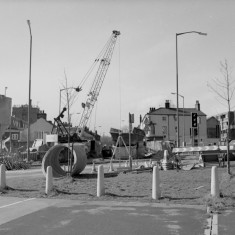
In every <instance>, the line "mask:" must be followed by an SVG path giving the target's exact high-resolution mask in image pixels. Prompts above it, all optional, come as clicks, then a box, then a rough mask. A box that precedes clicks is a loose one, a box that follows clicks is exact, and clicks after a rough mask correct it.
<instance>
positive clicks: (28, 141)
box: [27, 20, 32, 162]
mask: <svg viewBox="0 0 235 235" xmlns="http://www.w3.org/2000/svg"><path fill="white" fill-rule="evenodd" d="M27 23H28V26H29V32H30V60H29V101H28V135H27V162H28V161H29V156H30V151H29V145H30V109H31V63H32V32H31V25H30V20H27Z"/></svg>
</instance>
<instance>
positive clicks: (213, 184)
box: [211, 166, 219, 197]
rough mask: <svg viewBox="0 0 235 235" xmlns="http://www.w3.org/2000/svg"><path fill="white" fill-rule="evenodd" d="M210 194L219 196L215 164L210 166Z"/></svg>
mask: <svg viewBox="0 0 235 235" xmlns="http://www.w3.org/2000/svg"><path fill="white" fill-rule="evenodd" d="M211 196H212V197H219V177H218V169H217V167H216V166H212V168H211Z"/></svg>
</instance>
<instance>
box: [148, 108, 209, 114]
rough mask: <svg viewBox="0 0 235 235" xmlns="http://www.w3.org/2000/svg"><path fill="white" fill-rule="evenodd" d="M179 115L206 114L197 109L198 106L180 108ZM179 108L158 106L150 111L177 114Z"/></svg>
mask: <svg viewBox="0 0 235 235" xmlns="http://www.w3.org/2000/svg"><path fill="white" fill-rule="evenodd" d="M178 110H179V115H180V116H181V115H185V116H190V115H191V113H197V114H198V116H206V114H205V113H203V112H202V111H199V110H197V109H196V108H184V109H183V108H179V109H178ZM176 113H177V108H158V109H152V110H150V112H148V114H149V115H176Z"/></svg>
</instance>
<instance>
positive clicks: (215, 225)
mask: <svg viewBox="0 0 235 235" xmlns="http://www.w3.org/2000/svg"><path fill="white" fill-rule="evenodd" d="M211 232H212V233H211V235H218V214H217V213H214V214H213V223H212V230H211Z"/></svg>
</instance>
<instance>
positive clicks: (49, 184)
mask: <svg viewBox="0 0 235 235" xmlns="http://www.w3.org/2000/svg"><path fill="white" fill-rule="evenodd" d="M52 188H53V176H52V167H51V166H48V167H47V174H46V190H45V193H46V194H47V195H48V194H49V193H50V191H51V190H52Z"/></svg>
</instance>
